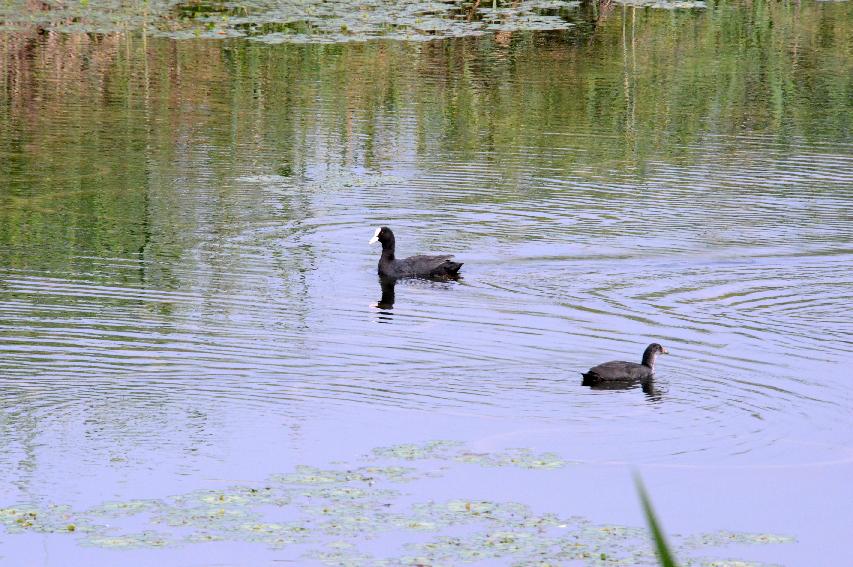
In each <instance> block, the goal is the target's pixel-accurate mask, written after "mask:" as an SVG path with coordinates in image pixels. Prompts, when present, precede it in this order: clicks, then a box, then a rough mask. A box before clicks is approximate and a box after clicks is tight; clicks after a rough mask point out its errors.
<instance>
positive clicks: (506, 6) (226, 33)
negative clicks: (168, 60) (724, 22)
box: [0, 0, 577, 44]
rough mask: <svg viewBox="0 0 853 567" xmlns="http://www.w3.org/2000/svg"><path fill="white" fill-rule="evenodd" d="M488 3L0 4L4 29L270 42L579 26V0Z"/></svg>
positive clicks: (157, 0)
mask: <svg viewBox="0 0 853 567" xmlns="http://www.w3.org/2000/svg"><path fill="white" fill-rule="evenodd" d="M483 4H484V5H483V6H481V4H480V2H470V1H467V0H466V1H461V0H456V1H442V2H436V1H433V0H422V1H415V2H401V1H390V2H386V1H382V0H360V1H358V2H355V1H352V0H345V1H337V2H300V1H299V0H285V1H273V0H244V1H242V2H228V3H220V2H204V1H201V2H198V1H192V2H186V1H175V0H149V1H148V2H142V3H128V2H121V1H120V0H104V1H100V2H97V3H95V2H93V3H89V2H63V3H60V2H49V3H48V2H45V3H41V4H40V6H39V9H34V8H33V7H32V6H31V5H30V4H29V3H27V2H26V1H25V0H10V1H8V2H5V3H3V4H2V5H0V21H3V22H4V25H3V28H5V29H20V28H22V27H26V26H38V27H40V28H49V29H53V30H56V31H61V32H66V33H99V34H109V33H121V32H124V31H127V30H143V29H144V30H145V32H146V33H147V34H149V35H152V36H160V37H169V38H173V39H193V38H208V39H221V38H231V37H244V38H249V39H250V40H252V41H258V42H263V43H270V44H274V43H349V42H360V41H367V40H371V39H392V40H404V41H424V40H433V39H443V38H451V37H470V36H477V35H483V34H485V33H489V32H492V31H504V30H512V31H528V30H529V31H533V30H564V29H568V28H569V27H571V26H572V25H573V24H572V23H571V22H569V21H567V19H566V16H567V14H568V12H570V11H571V10H573V9H575V8H576V7H577V2H566V1H562V0H547V1H545V2H543V0H513V1H508V0H501V1H499V2H498V1H496V2H494V3H492V2H488V3H483ZM493 5H494V6H498V7H499V8H498V9H494V8H492V6H493ZM41 8H46V9H41Z"/></svg>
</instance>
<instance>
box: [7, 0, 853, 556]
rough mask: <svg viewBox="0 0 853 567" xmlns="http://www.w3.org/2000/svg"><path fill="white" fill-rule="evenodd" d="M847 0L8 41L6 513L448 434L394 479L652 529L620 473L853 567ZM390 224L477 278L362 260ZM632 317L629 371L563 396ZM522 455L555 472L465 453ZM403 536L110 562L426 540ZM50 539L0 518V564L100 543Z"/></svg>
mask: <svg viewBox="0 0 853 567" xmlns="http://www.w3.org/2000/svg"><path fill="white" fill-rule="evenodd" d="M851 6H853V5H851V4H850V3H848V2H841V3H812V2H806V3H802V4H797V5H796V6H794V5H787V4H776V3H773V4H768V3H764V2H757V3H749V4H743V5H741V4H726V3H723V4H711V3H709V7H708V9H706V10H701V11H699V10H691V11H676V12H670V11H655V10H642V9H636V10H634V9H631V8H625V9H623V8H621V7H617V8H612V7H611V8H610V9H609V10H604V11H602V12H601V13H592V12H590V11H589V9H588V7H583V8H582V9H581V8H579V9H578V11H577V13H575V12H571V14H563V17H565V18H568V19H569V20H571V21H572V23H574V24H575V25H574V26H573V27H572V28H570V29H568V30H561V31H552V32H541V33H531V32H499V33H497V34H495V35H485V36H483V37H475V38H465V39H450V40H441V41H434V42H419V43H407V42H387V41H373V42H367V43H358V44H346V45H273V46H268V45H262V44H259V43H256V42H250V41H246V40H242V39H229V40H221V41H211V40H204V39H194V40H188V41H174V40H170V39H163V38H150V37H146V36H144V35H141V34H138V33H125V34H120V33H119V34H105V35H100V36H99V35H96V34H90V35H85V34H79V35H74V34H70V35H69V34H61V33H57V32H55V31H47V32H44V33H39V32H38V31H37V30H35V29H32V30H30V29H28V28H27V27H26V26H23V27H21V28H20V29H16V30H13V31H2V32H0V71H2V79H0V390H1V391H2V395H0V443H2V445H0V446H2V448H3V451H2V452H0V455H2V456H0V478H2V479H3V480H2V481H0V509H6V508H7V507H11V506H16V505H17V506H21V504H20V503H37V504H38V505H39V506H48V505H53V504H57V505H69V506H71V507H73V508H75V509H78V510H82V509H90V508H92V509H94V508H93V507H97V506H100V505H103V504H104V502H107V501H130V500H133V499H166V498H177V502H179V503H181V502H184V500H182V499H186V498H191V497H190V496H187V495H194V494H196V492H194V491H199V490H220V489H223V488H224V487H227V486H229V485H231V484H241V485H243V484H246V485H247V486H248V485H251V486H255V484H257V483H261V484H257V486H258V487H263V485H262V483H263V482H265V480H264V479H267V478H275V475H283V474H285V475H286V474H289V473H292V472H293V471H294V470H296V467H297V465H317V466H320V467H325V466H329V463H335V462H337V463H339V464H340V463H347V464H346V466H347V467H350V466H352V467H355V466H362V465H356V464H353V463H358V462H360V461H358V459H360V458H362V457H363V455H365V454H370V452H371V450H373V449H374V448H376V447H382V446H392V445H396V444H401V443H424V442H427V441H430V440H435V439H449V440H453V441H457V442H460V443H463V444H465V447H466V449H465V451H469V452H466V453H461V457H459V455H456V454H454V455H456V456H455V457H454V458H456V459H457V460H456V461H453V463H456V464H448V463H449V462H451V461H452V459H451V460H450V461H448V460H447V459H450V457H447V455H430V456H429V459H433V460H430V461H428V464H423V463H422V462H421V461H415V464H412V463H405V464H407V465H408V466H412V467H414V468H415V469H417V470H418V474H423V475H424V476H423V477H419V481H420V482H421V484H419V485H418V488H417V490H414V489H412V490H411V491H410V492H409V493H406V495H405V496H404V497H403V499H404V500H406V499H408V500H406V501H407V502H409V501H413V502H416V503H417V502H421V503H423V502H426V501H431V500H436V501H439V500H441V499H450V500H452V499H474V498H483V499H487V498H489V499H495V500H502V501H517V502H523V503H524V504H526V505H529V506H531V507H532V508H533V509H534V510H536V512H537V513H540V514H541V513H553V514H557V515H560V516H561V517H564V516H582V517H584V518H588V519H589V520H590V521H592V522H596V523H600V524H620V525H621V524H626V525H629V526H641V525H642V520H641V517H640V515H639V511H638V506H637V501H636V496H635V494H634V492H633V485H632V483H631V478H630V472H631V471H632V470H635V469H638V470H640V471H641V472H642V473H643V476H644V478H645V480H646V482H647V484H648V485H649V487H650V489H651V492H652V496H653V499H654V501H655V503H656V505H657V507H658V511H659V513H660V515H661V517H662V519H663V520H664V524H665V527H666V528H667V529H668V530H670V531H672V532H673V533H681V534H690V533H698V532H712V531H717V530H729V531H733V532H751V533H777V534H784V535H785V536H786V537H788V536H790V537H791V538H794V539H796V542H795V543H785V544H784V545H778V546H758V547H749V546H741V547H737V548H733V549H732V550H725V551H723V552H720V553H717V552H716V551H715V550H712V551H705V550H703V551H702V554H701V557H704V558H707V557H711V556H713V557H716V558H720V557H722V558H733V557H735V556H736V557H737V558H740V559H744V560H749V561H757V562H768V563H774V564H785V565H814V564H815V557H817V558H819V559H818V563H820V564H827V565H830V564H833V565H841V564H845V563H846V562H849V561H850V554H849V549H847V545H846V540H845V539H844V537H845V533H844V530H845V526H849V525H851V522H853V514H851V512H850V510H853V506H851V504H853V489H851V488H850V484H849V482H848V480H849V478H850V474H851V473H853V391H851V388H850V377H851V371H850V368H851V364H853V312H851V311H852V310H851V308H850V306H851V305H853V270H851V266H853V218H851V213H850V211H851V207H853V141H851V130H850V129H851V123H853V120H851V119H853V104H851V99H850V92H851V89H853V78H851V77H853V74H851V73H849V71H850V69H851V62H853V51H851V49H853V48H851V46H853V42H852V41H851V28H850V24H849V22H851V21H853V17H851V16H853V13H851V12H853V8H851ZM845 71H846V72H845ZM379 225H387V226H390V227H392V228H393V229H394V230H395V233H396V235H397V247H398V254H399V255H403V256H406V255H410V254H415V253H427V252H430V253H453V254H455V255H456V257H457V259H458V260H460V261H463V262H465V265H464V267H463V268H462V274H463V278H462V279H461V280H459V281H456V282H453V281H450V282H431V281H422V280H409V281H401V282H398V283H397V284H396V286H393V287H388V286H386V287H383V286H382V285H381V284H380V282H379V280H378V278H377V276H376V262H377V260H378V256H379V250H378V248H377V247H370V246H368V244H367V241H368V239H369V238H370V237H371V235H372V234H373V231H374V229H375V227H376V226H379ZM650 342H660V343H662V344H664V345H665V346H666V347H667V348H668V349H669V351H670V353H671V354H670V355H669V356H664V357H662V358H661V359H660V360H659V361H658V370H657V376H656V380H655V382H654V384H653V386H652V387H651V388H646V389H645V390H643V389H640V388H639V387H633V388H629V389H624V390H598V389H590V388H586V387H582V386H581V380H580V372H582V371H585V370H586V369H587V368H589V367H590V366H592V365H595V364H598V363H600V362H604V361H607V360H612V359H621V360H633V361H637V362H639V358H640V355H641V353H642V351H643V349H644V348H645V346H646V345H647V344H649V343H650ZM519 447H521V448H525V449H529V450H532V451H536V452H538V453H543V454H551V453H553V454H555V455H557V456H558V457H559V458H560V459H562V460H564V461H565V463H568V464H566V466H565V467H564V468H562V469H560V471H550V470H549V471H548V472H542V471H537V470H532V469H535V468H536V467H529V468H530V469H531V470H527V469H525V470H521V471H515V470H512V471H507V470H504V469H503V468H499V467H495V468H494V469H488V470H482V471H480V470H479V469H477V470H474V469H471V468H464V467H462V468H459V465H458V462H462V461H464V460H465V459H467V458H469V457H470V455H471V454H476V455H480V454H481V453H482V454H484V455H485V454H489V455H492V454H497V455H504V454H505V453H503V452H505V451H511V450H513V448H519ZM538 453H537V454H538ZM513 454H514V453H513ZM398 456H399V455H398ZM459 458H461V459H462V461H459ZM501 458H504V457H500V458H499V457H491V459H492V461H491V463H492V464H494V462H498V461H500V459H501ZM441 459H445V461H447V462H444V463H442V462H441ZM434 460H438V461H439V462H438V463H436V462H434ZM501 462H502V461H501ZM341 466H344V465H341ZM430 467H434V470H433V468H430ZM454 467H455V468H454ZM521 468H524V467H521ZM436 471H440V472H441V473H442V474H446V475H447V476H446V478H444V480H443V481H439V480H436V479H433V477H430V476H429V474H431V473H436ZM318 474H319V473H318ZM424 478H426V479H427V480H424ZM349 480H351V479H348V481H349ZM392 480H394V479H392ZM371 486H372V484H371ZM247 490H248V489H247ZM252 494H254V493H252ZM280 496H281V498H283V499H290V498H296V497H295V496H293V495H292V494H290V493H287V494H284V493H282V495H280ZM302 497H304V494H302ZM381 497H382V498H384V496H381ZM192 498H195V496H192ZM371 498H372V496H371ZM377 498H379V496H377ZM371 502H373V501H372V500H371ZM339 504H340V503H339ZM374 504H375V502H374ZM383 505H384V504H383ZM388 505H389V506H390V504H388ZM152 506H153V505H152ZM157 506H162V503H160V504H157ZM178 507H180V506H178ZM158 509H159V508H158ZM169 510H172V509H171V508H169ZM173 512H174V510H172V512H170V513H173ZM164 514H165V512H164ZM68 517H69V518H70V517H72V516H70V515H69V516H68ZM3 518H4V516H3V511H2V510H0V520H2V519H3ZM289 520H290V521H300V518H299V517H297V518H295V519H294V518H290V519H289ZM68 521H70V520H68ZM377 521H378V520H377ZM430 521H432V520H430ZM543 521H544V520H543ZM19 523H20V522H19ZM167 523H168V522H167ZM169 525H171V526H174V525H175V524H174V523H172V524H169ZM584 525H585V524H584ZM229 529H230V528H229ZM389 529H390V528H389ZM394 529H396V528H394ZM578 529H579V530H581V531H580V532H578V533H584V534H586V535H587V536H588V535H589V534H588V533H587V532H583V531H582V529H581V528H578ZM583 529H586V528H583ZM81 530H82V529H81ZM228 533H231V532H228ZM391 534H392V535H390V536H388V535H387V534H385V535H382V536H381V537H387V538H390V539H389V541H386V540H384V539H379V540H377V542H374V543H373V544H369V543H365V544H364V546H362V547H359V549H357V550H356V549H354V548H353V549H350V548H345V549H348V550H349V551H346V552H342V554H341V555H340V556H339V555H334V554H332V555H317V554H316V549H315V550H313V551H312V550H311V549H308V547H310V546H308V545H307V544H306V543H305V542H304V541H302V540H299V541H298V542H296V543H294V545H292V546H290V545H288V546H280V545H277V544H276V545H273V544H271V543H270V541H271V540H269V539H263V540H260V539H251V538H249V539H245V540H244V541H236V542H231V543H223V542H218V543H209V542H208V543H192V544H186V543H184V544H183V545H180V546H174V547H173V546H171V545H169V546H167V548H168V549H166V550H163V549H159V547H160V544H159V543H157V542H155V541H154V539H151V538H150V537H149V538H148V539H145V538H143V539H142V540H139V541H137V540H134V543H133V545H129V547H133V549H132V550H125V551H122V552H121V553H126V554H127V555H126V556H123V557H126V558H127V560H130V561H135V562H139V563H140V564H150V563H152V562H155V561H156V562H157V563H159V564H164V565H187V564H196V563H193V561H195V562H197V563H198V564H205V565H206V564H214V563H215V564H229V565H230V564H235V565H237V564H244V563H241V562H245V561H250V562H251V563H252V564H259V565H260V564H272V562H274V561H278V560H285V559H286V560H292V561H298V562H300V564H303V563H304V564H315V563H316V564H321V563H328V564H345V561H344V559H346V558H345V557H344V556H348V559H346V560H349V561H355V563H356V564H359V563H361V564H370V560H373V558H383V557H398V556H397V555H387V554H386V553H387V552H388V550H389V549H392V548H393V547H394V546H403V547H404V548H405V546H406V545H410V546H411V545H414V544H413V543H412V542H415V543H417V542H422V541H423V540H424V536H423V535H418V536H417V537H416V536H412V535H406V534H403V535H399V534H398V533H397V532H395V531H393V530H391ZM196 535H198V534H196ZM208 535H209V534H208ZM267 535H269V534H267ZM335 535H336V537H337V535H340V534H337V532H335ZM291 536H293V537H294V538H296V537H297V536H295V535H294V534H291V533H288V537H291ZM74 537H76V536H74V535H69V534H56V533H50V534H41V535H39V536H36V535H32V534H31V535H21V534H17V533H14V532H12V531H7V532H2V531H0V541H2V542H3V543H2V550H0V561H8V562H10V563H9V564H24V563H21V562H22V561H24V562H27V561H32V563H30V564H36V563H38V564H45V565H61V564H69V563H68V562H71V563H73V564H87V565H101V564H103V565H110V564H115V561H116V557H118V556H117V555H115V553H119V552H116V551H112V550H109V549H104V547H106V545H103V546H100V547H99V544H97V543H95V544H92V545H93V546H94V547H87V546H86V545H77V544H76V543H75V542H76V541H77V540H75V539H73V538H74ZM80 537H83V536H82V535H81V536H80ZM146 537H148V536H146ZM282 537H283V536H282ZM340 537H341V538H343V539H347V536H346V535H343V536H340ZM377 537H379V536H377ZM584 537H586V536H584ZM90 539H91V538H90ZM297 539H298V538H297ZM350 539H352V541H353V542H355V543H358V538H354V539H353V538H350ZM730 539H731V540H732V541H735V540H736V539H737V538H735V537H734V536H732V538H730ZM143 540H144V541H143ZM92 541H96V540H95V539H92ZM192 541H197V540H192ZM205 541H208V540H205ZM294 541H296V540H294ZM347 541H349V540H347ZM737 541H738V542H740V543H744V541H742V540H737ZM786 541H787V540H786ZM259 542H260V543H266V544H269V545H258V543H259ZM90 543H91V542H90ZM279 543H281V542H279ZM347 545H349V544H347ZM602 545H603V547H602V548H601V551H606V550H607V549H609V548H608V547H607V545H609V544H607V543H606V542H605V544H602ZM329 549H331V548H329ZM335 549H337V548H335ZM341 549H344V548H341ZM406 549H408V550H409V552H411V553H414V552H412V551H411V549H412V548H406ZM419 549H420V548H419ZM685 549H687V548H685ZM690 549H692V548H690ZM421 551H423V550H421ZM326 552H328V553H332V552H330V551H328V549H327V550H326V551H325V552H324V553H326ZM312 553H313V555H312ZM335 553H337V552H335ZM359 553H370V554H373V555H372V556H371V558H369V560H368V558H367V555H359ZM395 553H396V552H395ZM401 553H402V552H401ZM436 553H438V552H436ZM515 553H520V552H518V551H517V550H516V552H515ZM596 553H598V551H596ZM681 553H687V551H684V550H681ZM403 555H405V554H403ZM403 555H400V557H402V556H403ZM342 557H344V558H343V559H342ZM519 557H522V558H523V557H528V556H521V555H518V556H515V559H516V560H518V559H519ZM530 557H532V556H530ZM644 557H645V556H644ZM61 558H62V559H61ZM358 558H361V559H358ZM646 559H647V558H646ZM694 559H695V558H694ZM63 560H64V561H65V563H63ZM433 560H435V561H436V564H444V563H442V561H441V560H442V557H441V556H440V555H436V556H434V557H433ZM512 560H513V555H512V553H510V552H508V553H507V555H506V556H496V557H491V561H493V562H494V563H489V560H487V561H486V562H485V563H486V564H510V563H512ZM217 561H220V563H216V562H217ZM459 561H461V559H460V558H458V557H457V558H455V559H451V560H449V564H454V563H456V562H459ZM634 561H638V562H642V561H640V558H639V556H637V557H635V558H634ZM697 561H698V559H697ZM205 562H207V563H205ZM221 562H225V563H221ZM342 562H343V563H342ZM444 562H446V563H447V562H448V559H447V557H444ZM587 562H593V558H587ZM394 564H397V563H394ZM560 564H562V563H560ZM566 564H568V563H566ZM594 564H597V563H594ZM628 564H630V563H628ZM697 564H702V563H697Z"/></svg>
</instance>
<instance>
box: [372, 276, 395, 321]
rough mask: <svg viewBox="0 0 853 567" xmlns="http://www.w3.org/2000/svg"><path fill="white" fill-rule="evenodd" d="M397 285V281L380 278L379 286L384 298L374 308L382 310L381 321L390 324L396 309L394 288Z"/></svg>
mask: <svg viewBox="0 0 853 567" xmlns="http://www.w3.org/2000/svg"><path fill="white" fill-rule="evenodd" d="M396 285H397V280H396V279H394V278H388V277H385V276H379V286H380V287H381V289H382V297H380V298H379V301H378V302H376V303H375V304H374V305H373V307H376V308H378V309H380V310H381V311H380V320H381V321H383V322H390V320H391V317H392V315H393V314H392V313H391V310H392V309H394V288H395V287H396Z"/></svg>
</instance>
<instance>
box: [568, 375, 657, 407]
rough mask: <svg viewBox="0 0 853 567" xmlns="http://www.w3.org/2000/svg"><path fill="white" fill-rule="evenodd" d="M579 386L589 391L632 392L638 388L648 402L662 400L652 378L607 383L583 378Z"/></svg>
mask: <svg viewBox="0 0 853 567" xmlns="http://www.w3.org/2000/svg"><path fill="white" fill-rule="evenodd" d="M581 385H582V386H587V387H588V388H589V389H590V390H634V389H636V388H637V386H640V388H642V390H643V393H644V394H645V395H646V398H647V399H648V400H649V401H650V402H659V401H661V400H662V399H663V396H662V392H661V390H660V389H659V388H657V387H655V380H654V378H649V379H646V380H615V381H612V380H611V381H607V382H604V381H598V382H595V381H590V380H587V379H586V378H584V380H583V382H582V383H581Z"/></svg>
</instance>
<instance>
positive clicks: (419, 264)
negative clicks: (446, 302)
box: [370, 226, 462, 278]
mask: <svg viewBox="0 0 853 567" xmlns="http://www.w3.org/2000/svg"><path fill="white" fill-rule="evenodd" d="M377 241H378V242H381V243H382V256H381V257H380V258H379V275H380V276H383V277H386V278H417V277H422V278H435V277H442V278H455V277H458V276H459V268H461V267H462V263H461V262H453V261H452V260H451V258H453V256H452V255H446V256H410V257H409V258H404V259H403V260H397V259H396V258H395V257H394V251H395V250H394V249H395V246H396V243H395V242H394V233H393V232H391V229H390V228H388V227H387V226H383V227H381V228H377V229H376V234H374V235H373V238H371V239H370V243H371V244H373V243H374V242H377Z"/></svg>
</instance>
